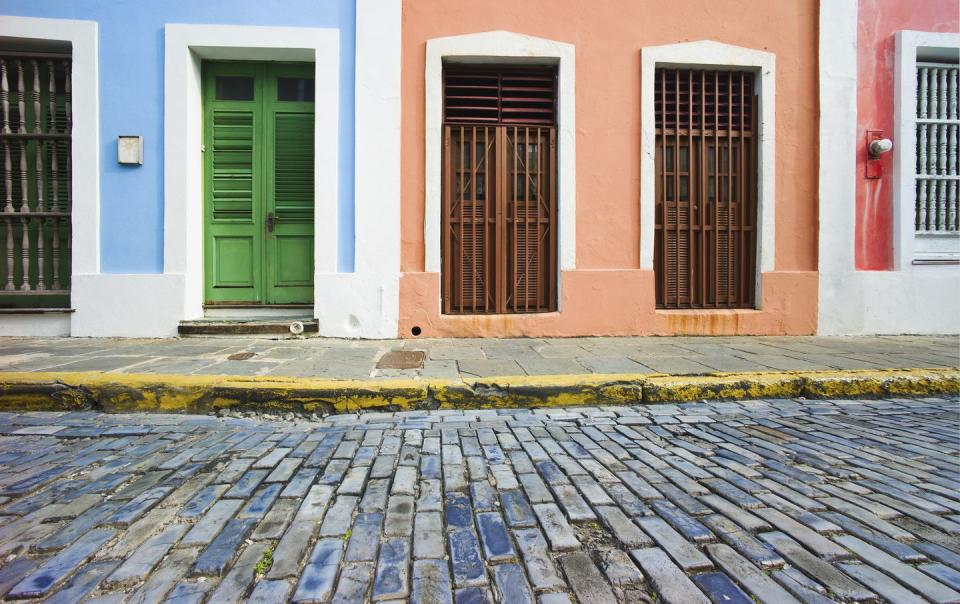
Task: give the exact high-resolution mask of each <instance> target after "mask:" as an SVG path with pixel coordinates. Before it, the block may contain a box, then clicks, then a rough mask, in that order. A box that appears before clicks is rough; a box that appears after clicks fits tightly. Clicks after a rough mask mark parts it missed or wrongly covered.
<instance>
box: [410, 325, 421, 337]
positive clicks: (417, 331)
mask: <svg viewBox="0 0 960 604" xmlns="http://www.w3.org/2000/svg"><path fill="white" fill-rule="evenodd" d="M410 333H412V334H413V335H415V336H419V335H420V333H421V329H420V326H419V325H414V326H413V329H411V330H410Z"/></svg>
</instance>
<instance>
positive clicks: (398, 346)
mask: <svg viewBox="0 0 960 604" xmlns="http://www.w3.org/2000/svg"><path fill="white" fill-rule="evenodd" d="M395 350H406V351H423V352H424V353H425V355H424V356H425V358H424V360H423V363H422V367H419V368H413V369H378V368H377V363H378V361H379V360H381V358H382V357H383V356H384V355H385V354H386V353H388V352H390V351H395ZM243 353H252V356H250V355H246V354H243ZM238 356H239V357H248V356H249V358H245V359H244V360H231V357H234V358H237V357H238ZM958 366H960V337H958V336H939V337H924V336H881V337H812V336H811V337H673V338H654V337H636V338H535V339H429V340H338V339H330V338H308V339H303V340H293V339H265V338H249V337H248V338H233V337H229V338H226V337H221V338H212V337H190V338H182V339H167V340H142V339H77V338H74V339H67V338H0V371H17V372H21V371H29V372H33V371H44V372H54V373H62V372H75V371H105V372H111V373H138V374H177V375H233V376H284V377H309V378H332V379H350V380H367V379H396V378H414V379H415V378H447V379H470V378H489V377H502V376H523V375H530V376H536V375H550V376H552V375H581V374H583V375H586V374H670V375H704V374H709V373H714V372H770V371H822V370H837V369H840V370H846V369H907V368H911V369H912V368H936V367H942V368H955V367H958Z"/></svg>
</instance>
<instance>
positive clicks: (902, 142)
mask: <svg viewBox="0 0 960 604" xmlns="http://www.w3.org/2000/svg"><path fill="white" fill-rule="evenodd" d="M895 45H896V51H895V52H896V64H895V67H894V74H893V90H894V102H893V123H894V139H893V174H894V182H893V207H894V210H893V262H894V270H910V269H912V268H918V267H916V266H915V265H914V260H921V259H927V260H946V259H955V258H960V234H956V235H955V234H952V233H951V234H944V235H931V236H923V237H918V236H917V234H916V229H915V219H916V216H915V206H916V180H915V177H916V174H915V170H916V164H917V143H916V137H917V61H918V59H917V56H918V55H920V56H921V57H922V58H921V59H920V61H921V62H922V61H923V59H924V58H926V57H929V56H931V55H936V54H942V53H949V52H955V53H960V34H956V33H940V32H926V31H912V30H901V31H898V32H897V33H896V36H895ZM928 238H929V239H930V240H935V242H932V243H933V244H932V245H929V246H928V247H926V248H924V246H923V244H922V243H920V242H921V241H923V240H924V239H928ZM951 243H952V244H953V245H951Z"/></svg>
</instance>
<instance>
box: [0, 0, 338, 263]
mask: <svg viewBox="0 0 960 604" xmlns="http://www.w3.org/2000/svg"><path fill="white" fill-rule="evenodd" d="M354 1H355V0H3V2H2V3H0V14H5V15H16V16H24V17H48V18H58V19H87V20H93V21H97V22H98V23H99V32H100V145H101V146H100V171H101V174H100V237H101V241H100V243H101V255H100V270H101V271H102V272H105V273H161V272H163V51H164V49H163V26H164V24H166V23H218V24H224V25H271V26H299V27H336V28H339V29H340V141H339V144H340V149H339V156H340V159H339V161H340V166H339V180H340V192H339V210H340V211H339V225H338V231H339V256H338V266H339V270H341V271H352V270H353V255H354V253H353V242H354V237H353V233H354V226H353V225H354V209H353V164H354V145H353V141H354V71H355V70H354V56H355V53H354V47H355V46H354V32H355V22H356V19H355V16H356V11H355V4H354ZM120 134H139V135H142V136H143V165H142V166H138V167H131V166H121V165H119V164H117V152H116V144H117V142H116V141H117V135H120ZM78 177H80V178H82V175H75V176H74V178H78Z"/></svg>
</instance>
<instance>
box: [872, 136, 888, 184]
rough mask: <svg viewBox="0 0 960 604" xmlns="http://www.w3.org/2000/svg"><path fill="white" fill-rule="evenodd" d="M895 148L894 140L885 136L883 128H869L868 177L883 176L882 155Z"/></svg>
mask: <svg viewBox="0 0 960 604" xmlns="http://www.w3.org/2000/svg"><path fill="white" fill-rule="evenodd" d="M891 149H893V141H891V140H890V139H889V138H883V130H867V178H880V177H881V176H883V164H882V163H881V161H880V157H881V156H882V155H883V154H884V153H888V152H889V151H890V150H891Z"/></svg>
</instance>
